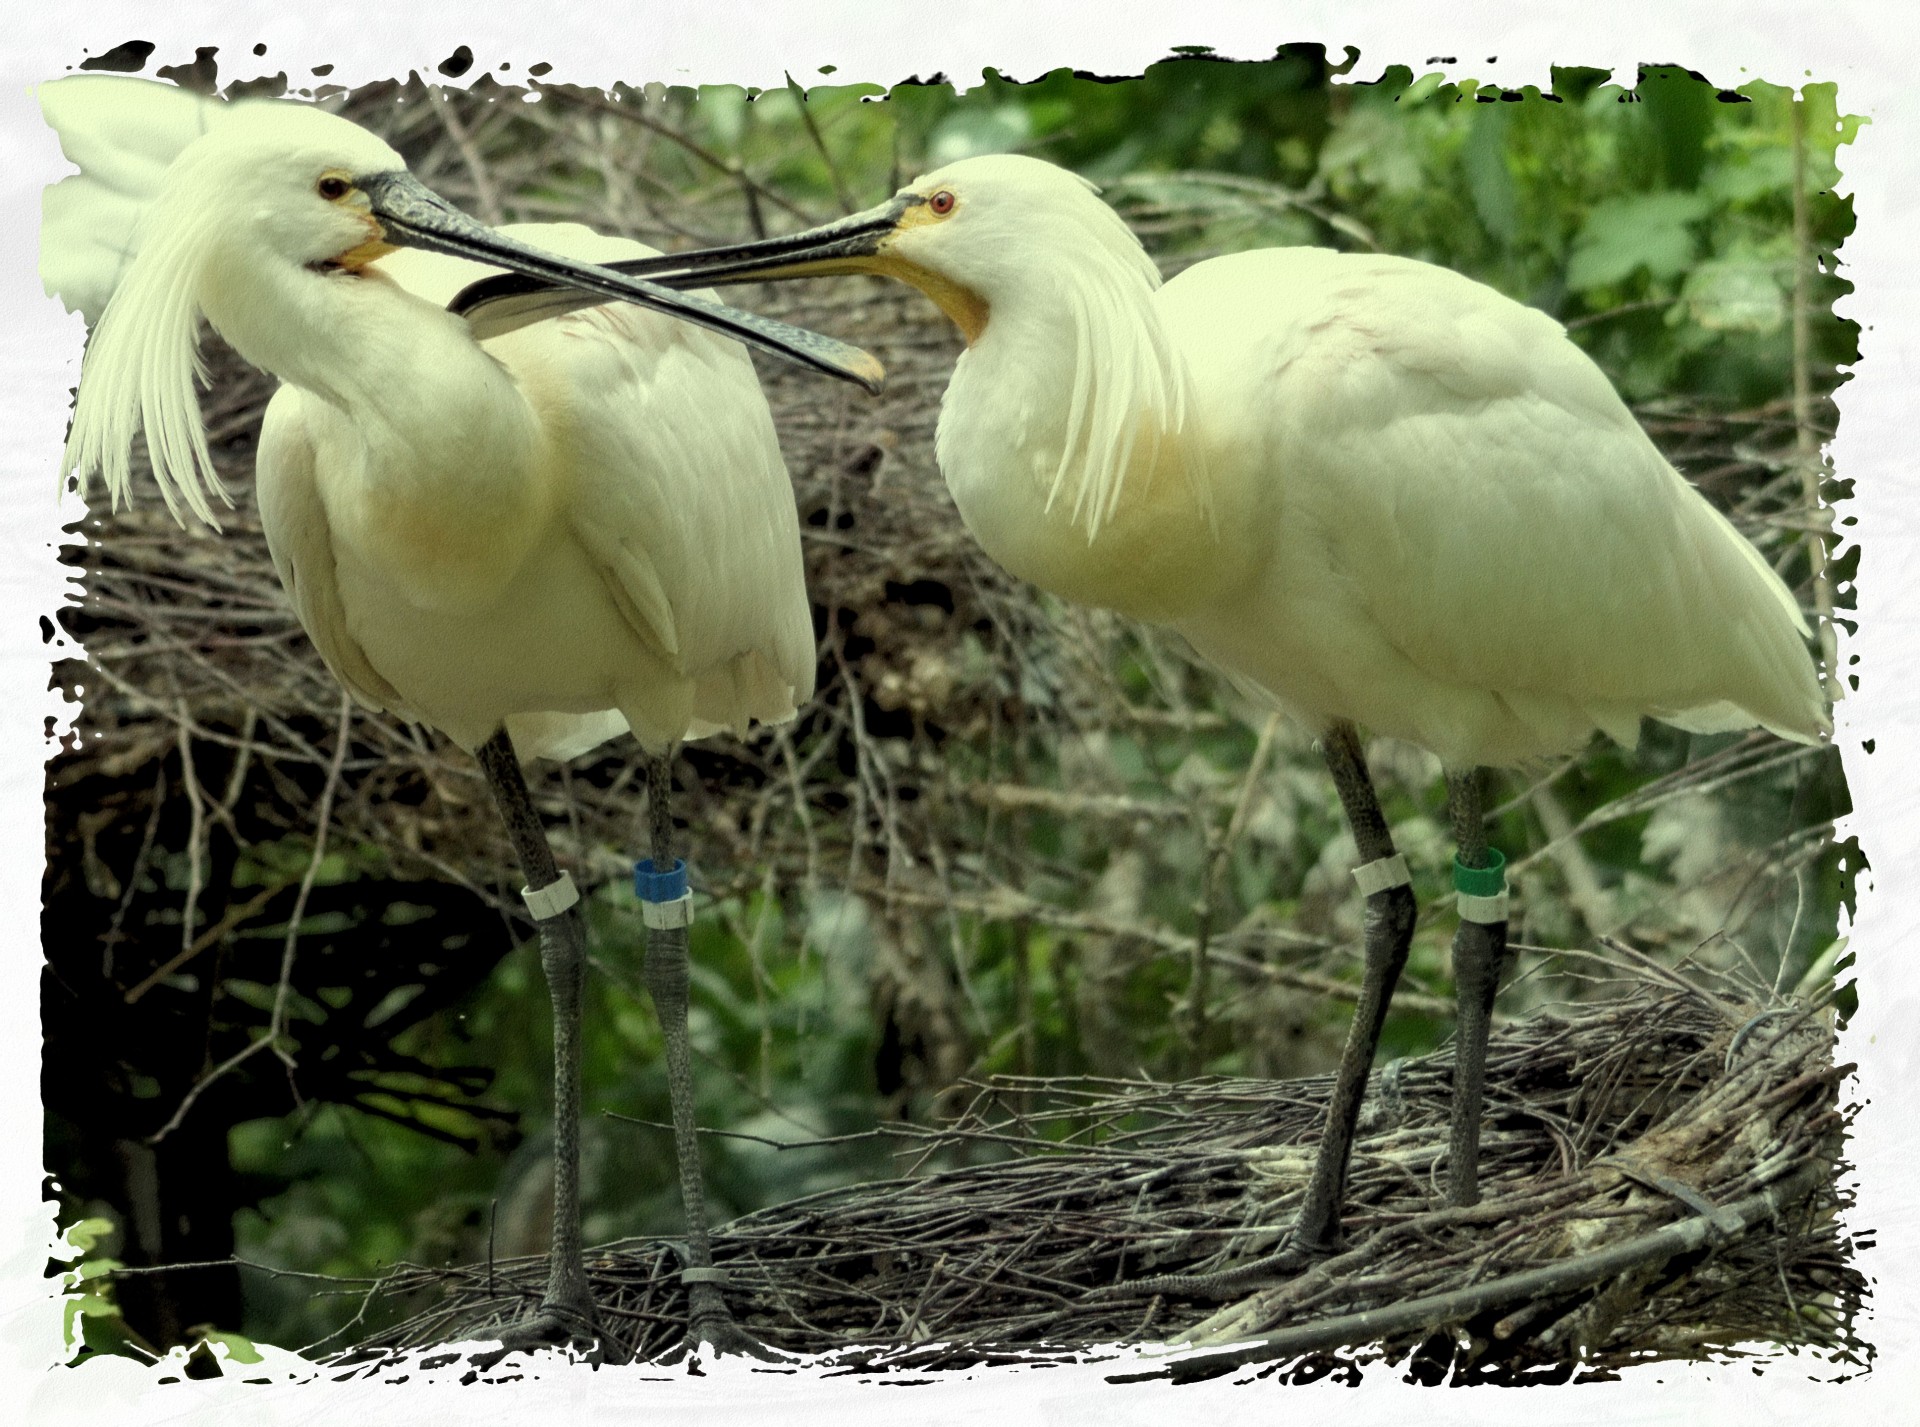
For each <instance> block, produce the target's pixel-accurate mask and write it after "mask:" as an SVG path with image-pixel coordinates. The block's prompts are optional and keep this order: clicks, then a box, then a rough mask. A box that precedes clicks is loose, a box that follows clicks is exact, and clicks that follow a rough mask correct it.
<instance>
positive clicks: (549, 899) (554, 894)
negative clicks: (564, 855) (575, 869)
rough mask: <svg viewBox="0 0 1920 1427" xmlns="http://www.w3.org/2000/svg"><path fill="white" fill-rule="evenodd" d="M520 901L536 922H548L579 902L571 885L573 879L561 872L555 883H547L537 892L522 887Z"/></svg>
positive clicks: (578, 896)
mask: <svg viewBox="0 0 1920 1427" xmlns="http://www.w3.org/2000/svg"><path fill="white" fill-rule="evenodd" d="M520 900H521V901H523V902H525V903H526V904H527V910H528V911H529V912H531V913H532V914H533V919H534V920H535V921H536V922H550V921H552V920H553V919H554V918H555V917H557V916H559V915H560V914H561V913H562V912H564V911H566V909H567V908H568V907H571V906H572V905H573V904H574V903H575V902H577V901H579V900H580V893H579V892H578V891H577V890H576V889H575V887H574V885H573V878H572V877H571V876H570V875H569V874H567V873H565V872H562V873H561V874H560V879H559V880H558V881H557V882H549V883H547V885H546V886H544V887H542V888H541V889H540V890H539V891H537V892H536V891H534V890H533V888H531V887H522V888H521V889H520Z"/></svg>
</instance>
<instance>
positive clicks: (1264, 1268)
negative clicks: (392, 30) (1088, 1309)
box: [1087, 1235, 1339, 1299]
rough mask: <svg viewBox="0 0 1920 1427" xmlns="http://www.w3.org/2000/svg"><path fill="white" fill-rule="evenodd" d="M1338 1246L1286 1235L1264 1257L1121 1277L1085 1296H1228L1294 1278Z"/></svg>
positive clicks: (1215, 1297)
mask: <svg viewBox="0 0 1920 1427" xmlns="http://www.w3.org/2000/svg"><path fill="white" fill-rule="evenodd" d="M1338 1248H1339V1245H1338V1244H1302V1243H1297V1242H1296V1241H1295V1240H1294V1238H1293V1237H1292V1236H1291V1235H1290V1236H1289V1238H1288V1240H1287V1242H1286V1243H1284V1244H1283V1245H1281V1247H1280V1248H1279V1249H1277V1250H1275V1251H1274V1252H1273V1253H1270V1254H1268V1255H1266V1256H1265V1257H1264V1258H1257V1259H1251V1260H1249V1261H1248V1262H1246V1263H1241V1264H1234V1265H1233V1266H1232V1267H1231V1268H1222V1269H1215V1270H1213V1271H1212V1272H1210V1273H1157V1274H1153V1275H1152V1276H1150V1277H1147V1278H1130V1279H1124V1280H1122V1281H1121V1282H1119V1283H1109V1284H1105V1285H1103V1286H1101V1287H1099V1288H1095V1289H1091V1290H1089V1291H1088V1293H1087V1297H1089V1298H1094V1299H1100V1298H1146V1297H1150V1296H1152V1295H1154V1294H1165V1295H1168V1296H1170V1297H1174V1298H1206V1299H1222V1298H1232V1297H1234V1296H1235V1295H1237V1294H1242V1293H1247V1292H1250V1291H1253V1290H1256V1289H1262V1288H1271V1287H1274V1286H1275V1285H1277V1284H1282V1283H1286V1282H1287V1281H1288V1280H1290V1279H1294V1278H1297V1277H1299V1276H1300V1274H1301V1273H1303V1272H1304V1271H1306V1270H1307V1269H1309V1268H1311V1267H1312V1266H1313V1265H1314V1264H1316V1263H1318V1262H1320V1260H1322V1259H1325V1258H1329V1257H1331V1256H1332V1255H1333V1254H1334V1253H1335V1252H1337V1251H1338Z"/></svg>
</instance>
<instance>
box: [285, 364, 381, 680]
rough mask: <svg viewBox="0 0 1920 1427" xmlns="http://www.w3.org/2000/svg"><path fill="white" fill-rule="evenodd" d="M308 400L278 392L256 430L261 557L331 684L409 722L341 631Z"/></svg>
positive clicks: (343, 621) (343, 624)
mask: <svg viewBox="0 0 1920 1427" xmlns="http://www.w3.org/2000/svg"><path fill="white" fill-rule="evenodd" d="M313 400H314V398H312V397H309V396H307V395H305V394H304V393H302V392H301V391H299V390H298V389H297V388H294V387H282V388H280V390H279V391H278V392H277V393H275V395H274V398H273V400H271V401H270V402H268V403H267V411H266V416H265V417H264V418H263V420H262V422H261V426H260V449H259V454H258V456H257V457H256V459H255V493H256V500H257V502H258V504H259V508H260V525H261V528H262V530H264V531H265V533H266V537H267V550H268V553H269V554H271V555H272V556H273V568H274V570H275V571H276V572H277V573H278V574H279V576H280V583H281V585H282V586H283V587H284V588H285V589H286V592H287V598H288V599H290V600H291V601H292V602H293V608H294V613H296V614H297V615H299V617H300V624H301V627H302V628H304V629H305V630H306V631H307V637H308V638H309V639H311V640H312V641H313V643H314V647H315V648H317V649H318V650H319V651H320V657H321V658H322V659H324V660H325V661H326V665H327V667H328V668H329V669H331V670H332V671H333V676H334V677H335V678H336V679H338V680H339V681H340V683H341V684H342V685H343V686H344V687H345V688H346V690H347V692H348V693H350V694H351V695H353V697H354V698H355V699H356V700H357V701H358V702H360V703H362V704H364V705H366V706H367V707H368V708H373V709H384V710H386V711H387V712H389V713H394V714H398V715H399V716H400V717H402V718H414V717H416V716H415V715H414V714H413V713H412V712H411V711H410V710H409V709H408V708H407V706H406V702H405V700H403V699H402V698H401V697H400V695H399V694H398V693H396V692H395V690H394V688H393V685H391V684H390V683H388V682H387V681H386V679H385V678H383V677H382V676H381V675H380V673H379V671H378V670H376V669H375V668H374V667H373V665H372V664H371V663H369V662H368V660H367V656H366V654H365V652H364V651H363V650H362V649H361V648H360V644H359V642H358V641H357V640H356V639H354V637H353V635H352V634H351V633H350V632H349V631H348V628H347V617H346V611H345V610H344V608H343V607H342V605H341V603H340V590H339V586H338V585H337V584H336V583H335V574H334V558H333V541H332V537H331V534H330V532H329V530H328V527H327V512H326V507H325V506H324V505H322V504H321V500H320V492H319V490H318V489H317V487H316V486H315V484H314V442H313V437H312V434H311V432H310V431H309V429H308V423H307V420H306V412H305V410H304V408H305V407H306V406H307V405H308V404H309V403H311V402H312V401H313Z"/></svg>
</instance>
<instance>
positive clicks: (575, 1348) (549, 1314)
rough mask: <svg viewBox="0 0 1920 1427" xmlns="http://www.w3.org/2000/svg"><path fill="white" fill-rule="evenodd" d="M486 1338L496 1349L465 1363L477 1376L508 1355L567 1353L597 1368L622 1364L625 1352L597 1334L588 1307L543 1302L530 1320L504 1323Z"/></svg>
mask: <svg viewBox="0 0 1920 1427" xmlns="http://www.w3.org/2000/svg"><path fill="white" fill-rule="evenodd" d="M490 1336H492V1337H495V1338H497V1339H499V1343H500V1346H499V1347H497V1348H489V1349H487V1350H486V1351H484V1352H479V1353H475V1354H473V1355H472V1357H471V1358H470V1359H469V1361H470V1362H471V1363H472V1364H473V1366H474V1367H476V1368H477V1369H479V1370H480V1371H481V1372H485V1371H487V1370H488V1369H490V1368H492V1367H494V1366H495V1365H497V1364H498V1363H499V1362H500V1361H501V1360H502V1359H504V1358H505V1357H506V1356H507V1355H508V1354H509V1353H535V1352H542V1351H550V1350H553V1349H563V1350H569V1351H572V1352H575V1353H578V1354H580V1355H581V1356H583V1357H584V1358H585V1359H586V1361H588V1362H589V1363H592V1364H593V1365H594V1366H596V1367H598V1366H600V1365H601V1364H603V1363H605V1364H611V1363H622V1362H625V1361H626V1356H627V1355H626V1350H625V1349H624V1348H622V1347H621V1346H620V1345H619V1344H618V1343H616V1342H614V1341H613V1340H612V1339H610V1338H608V1337H606V1336H605V1335H604V1334H602V1333H601V1331H600V1325H599V1322H598V1321H597V1319H596V1317H595V1315H594V1312H593V1309H592V1307H591V1305H589V1306H588V1307H587V1308H585V1309H580V1308H574V1307H571V1306H569V1305H566V1304H561V1303H553V1302H543V1303H542V1304H541V1305H540V1306H539V1307H538V1308H537V1309H535V1310H534V1312H533V1314H532V1316H531V1317H527V1318H521V1319H518V1320H516V1321H514V1322H511V1323H504V1324H502V1325H501V1326H500V1328H499V1331H498V1332H496V1333H493V1334H491V1335H490Z"/></svg>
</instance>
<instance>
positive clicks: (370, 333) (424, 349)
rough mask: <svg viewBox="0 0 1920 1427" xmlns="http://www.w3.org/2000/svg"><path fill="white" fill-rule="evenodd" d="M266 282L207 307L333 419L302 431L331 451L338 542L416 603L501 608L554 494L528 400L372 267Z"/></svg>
mask: <svg viewBox="0 0 1920 1427" xmlns="http://www.w3.org/2000/svg"><path fill="white" fill-rule="evenodd" d="M271 283H277V287H278V290H271V286H270V287H269V290H266V291H256V292H253V293H251V294H246V296H247V297H248V298H249V302H248V304H247V305H245V306H236V307H234V309H233V310H226V309H224V308H223V306H222V305H221V303H220V301H219V299H218V298H217V297H216V299H215V300H214V301H212V302H209V303H206V304H204V307H205V311H206V315H207V318H208V320H209V321H210V322H211V323H212V324H213V326H214V327H215V329H216V330H218V331H219V332H220V333H221V335H222V336H224V337H225V338H226V339H227V341H228V342H229V343H230V344H231V345H232V346H233V347H234V348H235V349H236V350H237V351H238V352H239V353H240V355H241V356H243V357H245V358H246V359H247V360H248V361H249V362H251V363H253V364H254V365H255V366H258V367H261V368H262V369H264V370H266V371H268V372H271V373H272V374H273V375H275V376H277V377H279V378H280V379H281V380H282V381H283V382H285V383H287V384H288V385H289V386H294V387H298V388H300V389H301V390H302V391H304V392H307V393H310V394H311V395H313V396H315V397H318V398H319V399H320V401H321V402H323V403H325V405H326V407H328V408H331V409H332V410H333V411H334V412H335V413H337V418H338V419H329V418H328V417H327V415H326V413H325V412H324V411H319V410H316V411H315V414H314V415H313V417H312V418H311V419H310V421H309V427H310V434H311V436H312V437H313V439H315V440H316V441H318V442H320V443H322V444H323V445H324V446H325V448H326V450H327V451H328V452H329V456H330V458H329V459H328V460H327V462H326V472H325V474H326V479H325V480H323V481H322V482H321V483H320V490H319V495H320V497H321V499H322V501H323V502H324V503H325V505H326V508H327V512H328V518H329V522H330V528H331V534H332V538H333V539H334V541H335V543H336V545H337V546H339V547H341V548H342V549H343V550H345V551H350V552H351V553H352V554H353V555H354V556H355V557H357V558H358V559H360V560H362V561H364V562H366V563H367V564H369V565H371V566H374V567H377V568H379V569H381V570H383V571H385V572H386V573H387V575H388V577H389V578H390V579H392V580H393V581H394V582H395V583H396V584H397V585H398V586H399V587H401V588H403V589H405V590H407V591H409V592H410V595H411V597H413V598H415V599H416V602H417V603H419V604H421V605H422V606H423V607H441V606H446V605H462V604H477V603H484V602H485V601H486V600H488V599H490V598H492V597H493V596H494V595H495V594H496V593H497V592H498V590H499V589H501V588H503V587H504V586H505V584H506V583H507V582H509V581H510V580H511V579H512V577H513V575H514V573H515V571H516V570H517V569H518V567H519V565H520V563H521V561H522V560H523V559H524V558H525V556H526V554H527V552H528V551H529V550H530V549H531V548H532V546H533V544H534V543H535V542H537V541H538V540H539V539H540V538H541V537H542V532H544V530H545V529H546V527H547V524H548V519H549V517H550V515H551V513H552V506H553V501H554V499H555V493H554V492H553V491H552V490H550V489H549V488H548V483H547V482H546V480H545V478H544V473H545V472H546V470H547V469H548V467H549V466H550V464H551V463H550V462H548V461H546V460H545V455H546V453H547V450H548V445H547V437H546V435H544V434H543V428H542V424H541V421H540V420H539V418H538V415H537V413H536V412H535V411H534V409H533V407H532V405H531V403H530V402H529V400H528V398H527V395H526V393H524V392H523V391H522V390H521V389H520V386H519V384H518V383H517V382H516V381H515V380H514V379H513V377H512V376H510V375H509V374H508V372H507V370H506V369H505V367H503V366H502V364H501V363H500V362H499V361H497V360H495V358H494V357H493V356H491V355H489V354H488V353H487V352H486V351H485V350H484V349H482V348H481V346H480V345H479V344H478V343H477V342H475V341H474V339H473V337H472V335H471V333H470V332H469V330H468V329H467V326H466V324H465V322H463V321H462V320H461V319H460V318H458V317H455V316H453V315H452V314H450V313H448V312H446V311H445V310H444V309H442V308H440V307H438V306H436V305H435V304H433V303H431V302H427V301H425V300H424V299H421V298H418V297H415V296H413V295H412V294H410V293H408V292H407V291H405V290H404V289H403V288H401V287H400V286H399V285H398V284H396V283H394V282H393V281H391V280H390V279H388V278H386V277H384V276H382V275H380V274H379V273H378V272H377V271H376V270H369V271H368V272H367V273H365V274H364V275H351V274H344V273H343V274H329V275H321V274H316V273H311V272H302V271H295V272H291V273H288V272H281V273H278V274H276V275H275V277H274V278H273V279H272V280H270V284H271ZM255 314H259V315H260V316H261V317H262V318H263V319H264V320H259V321H254V320H250V319H252V318H253V317H254V316H255Z"/></svg>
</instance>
